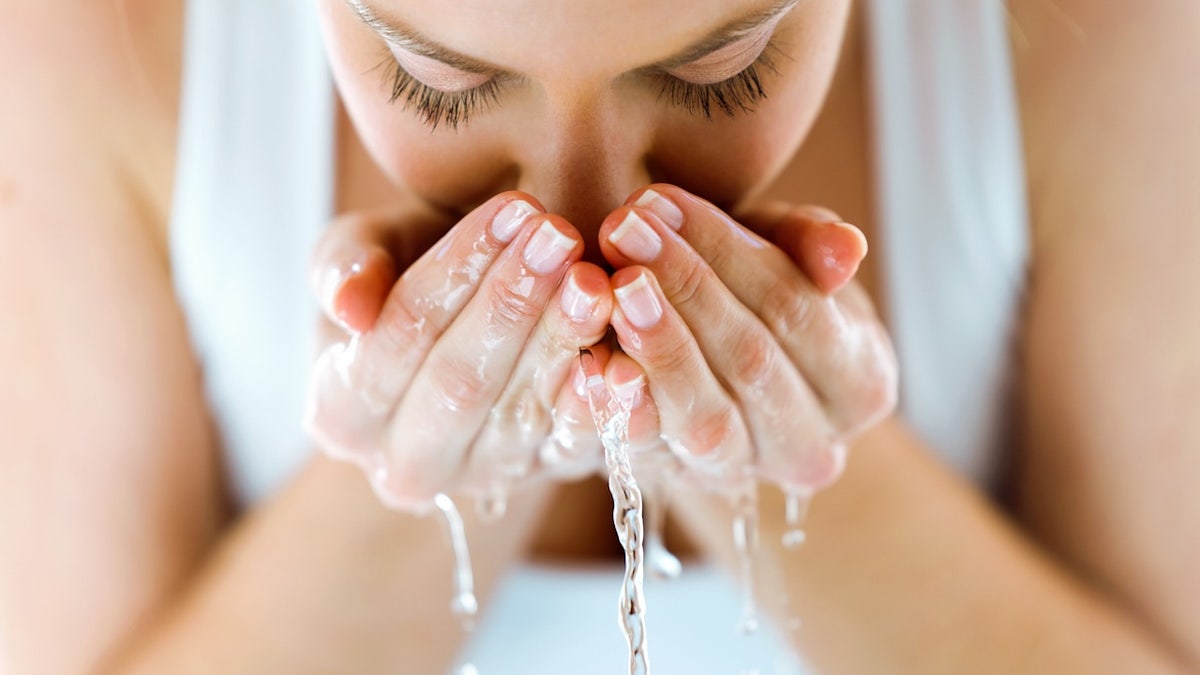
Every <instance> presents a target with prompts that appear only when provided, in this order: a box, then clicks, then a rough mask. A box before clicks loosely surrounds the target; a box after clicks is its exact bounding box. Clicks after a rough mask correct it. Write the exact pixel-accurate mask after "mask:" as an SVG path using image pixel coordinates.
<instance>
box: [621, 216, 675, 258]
mask: <svg viewBox="0 0 1200 675" xmlns="http://www.w3.org/2000/svg"><path fill="white" fill-rule="evenodd" d="M608 241H609V242H610V243H612V245H613V246H616V247H617V250H618V251H620V252H621V253H623V254H625V256H626V257H627V258H629V259H630V260H633V261H634V262H639V263H648V262H650V261H652V260H654V259H655V258H657V257H658V254H659V253H661V252H662V238H661V237H659V236H658V233H657V232H655V231H654V228H652V227H650V224H649V223H647V222H646V221H645V220H642V217H641V216H639V215H638V214H637V213H636V212H634V211H630V212H629V214H628V215H627V216H625V220H622V221H621V224H620V225H618V226H617V229H615V230H613V231H612V233H611V234H609V235H608Z"/></svg>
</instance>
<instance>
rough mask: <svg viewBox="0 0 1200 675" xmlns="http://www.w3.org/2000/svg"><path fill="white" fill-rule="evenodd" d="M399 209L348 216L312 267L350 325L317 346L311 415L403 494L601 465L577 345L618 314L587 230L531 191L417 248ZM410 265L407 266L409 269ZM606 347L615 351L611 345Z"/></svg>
mask: <svg viewBox="0 0 1200 675" xmlns="http://www.w3.org/2000/svg"><path fill="white" fill-rule="evenodd" d="M414 229H415V224H414V223H405V222H397V218H396V217H395V216H394V215H391V216H370V215H361V214H360V215H351V216H344V217H342V218H339V219H338V220H336V221H335V222H334V223H333V224H332V225H331V226H330V227H329V229H328V230H327V231H326V232H325V234H324V235H323V237H322V239H321V241H320V243H319V244H318V245H317V247H316V249H315V251H314V255H313V260H312V265H311V267H312V271H313V274H312V278H313V280H314V286H315V288H316V292H317V294H318V296H319V300H320V303H321V307H322V310H323V312H324V313H325V315H326V317H327V318H328V319H329V320H331V321H332V322H334V323H336V324H337V325H339V326H340V327H341V328H342V331H341V332H342V336H343V337H342V339H340V340H338V341H336V342H334V343H333V344H330V345H329V346H328V347H326V348H325V349H324V351H323V352H322V353H321V355H320V356H319V358H318V359H317V361H316V363H315V365H314V367H313V371H312V376H311V381H310V388H309V395H308V406H307V412H306V416H305V422H306V426H307V428H308V430H309V432H310V434H311V435H312V436H313V438H314V440H316V441H317V442H318V443H319V444H320V446H321V447H322V448H323V449H324V450H325V451H326V452H327V453H328V454H330V455H331V456H333V457H336V458H338V459H344V460H349V461H353V462H355V463H356V464H358V465H359V466H361V467H362V468H363V469H364V471H366V473H367V475H368V477H369V478H370V481H371V484H372V486H373V487H374V489H375V491H376V493H377V494H378V496H379V497H380V498H381V499H382V500H383V501H384V502H385V503H386V504H387V505H388V506H391V507H393V508H399V509H405V510H411V511H425V510H428V509H430V508H431V507H432V505H433V498H434V497H435V496H436V495H437V494H438V493H441V492H469V493H474V494H476V495H478V496H481V497H487V496H490V495H493V494H497V493H501V492H503V491H507V490H508V489H510V488H511V487H513V486H514V485H516V484H518V483H521V482H525V481H528V480H530V479H533V478H535V477H538V476H545V475H579V474H583V473H587V472H590V471H593V470H595V469H597V468H598V467H600V466H602V463H603V454H602V449H601V447H600V444H599V440H598V438H597V436H596V432H595V427H594V425H593V422H592V419H591V416H590V413H589V411H588V404H587V398H586V390H585V388H584V386H583V382H582V381H581V380H582V378H581V377H580V373H581V371H580V368H579V367H578V366H577V365H576V364H577V363H578V355H579V350H580V348H583V347H590V346H592V345H595V344H596V343H598V342H599V341H600V340H601V338H602V337H603V336H604V334H605V331H606V329H607V327H608V325H609V318H610V314H611V311H612V302H613V301H612V297H611V292H610V290H609V283H608V276H607V275H606V274H605V273H604V271H603V270H601V269H600V268H599V267H597V266H595V265H592V264H590V263H583V262H579V258H580V256H581V255H582V251H583V243H582V238H581V236H580V235H579V232H578V231H577V230H576V229H575V228H574V227H572V226H571V225H570V224H569V223H567V221H565V220H564V219H563V218H561V217H558V216H555V215H549V214H545V213H544V209H543V208H542V207H541V206H540V204H539V203H538V202H537V201H536V200H535V199H533V198H532V197H530V196H529V195H526V194H523V193H519V192H506V193H503V194H500V195H497V196H496V197H493V198H492V199H490V200H488V201H487V202H485V203H484V204H483V205H481V206H480V207H478V208H477V209H475V210H474V211H472V212H471V213H470V214H468V215H467V216H466V217H465V218H463V219H462V220H461V221H460V222H458V223H457V224H456V225H454V226H453V227H451V228H450V229H449V231H448V232H447V233H446V234H445V236H444V237H443V238H442V239H441V240H440V241H439V242H438V243H437V244H436V245H434V246H433V247H432V248H430V249H429V250H428V251H424V252H423V255H421V256H420V258H419V259H417V260H416V261H415V262H412V264H411V265H408V266H407V269H404V267H405V266H406V265H407V263H408V262H409V261H408V260H406V259H404V253H403V251H402V249H403V248H405V247H404V246H401V245H394V244H389V243H387V242H398V241H401V240H402V239H403V236H404V234H405V233H406V232H408V231H411V230H414ZM397 269H404V271H403V273H402V274H400V275H399V278H398V279H397V278H396V270H397ZM593 353H594V354H595V355H596V356H597V357H598V358H600V359H604V360H607V356H608V352H607V350H606V349H605V348H604V347H602V346H601V347H596V348H595V349H593Z"/></svg>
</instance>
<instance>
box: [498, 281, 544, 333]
mask: <svg viewBox="0 0 1200 675" xmlns="http://www.w3.org/2000/svg"><path fill="white" fill-rule="evenodd" d="M531 280H532V279H531ZM488 305H489V306H490V307H491V309H492V315H493V316H494V317H495V319H496V321H497V323H498V324H499V325H500V326H502V327H505V328H513V327H516V326H521V325H524V324H527V323H529V322H531V321H534V320H536V319H537V318H538V317H539V316H541V314H542V306H541V305H540V304H538V303H537V302H535V300H534V297H533V293H532V292H530V293H526V292H524V289H522V288H521V284H520V283H516V284H502V283H497V284H493V285H492V286H491V287H490V288H489V289H488Z"/></svg>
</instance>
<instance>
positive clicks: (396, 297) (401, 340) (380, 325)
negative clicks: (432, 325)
mask: <svg viewBox="0 0 1200 675" xmlns="http://www.w3.org/2000/svg"><path fill="white" fill-rule="evenodd" d="M397 291H398V292H395V293H392V294H391V295H390V296H389V297H388V299H387V304H386V305H385V306H384V309H383V312H382V313H381V314H380V317H379V321H377V322H376V323H375V329H374V330H375V332H376V333H377V334H378V335H380V336H381V337H382V338H383V339H384V341H385V342H386V344H387V346H388V347H390V348H391V350H394V351H397V352H404V351H407V350H409V349H412V348H413V346H414V345H423V344H425V343H424V340H425V336H426V332H427V331H426V329H427V327H428V323H429V317H428V316H427V313H426V312H425V311H424V310H423V308H422V307H421V306H420V303H419V302H417V301H416V300H415V299H414V298H413V297H412V295H411V294H410V293H408V292H407V289H406V288H404V287H401V288H399V289H397Z"/></svg>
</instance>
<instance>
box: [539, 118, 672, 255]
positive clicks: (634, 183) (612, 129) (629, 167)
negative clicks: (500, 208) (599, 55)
mask: <svg viewBox="0 0 1200 675" xmlns="http://www.w3.org/2000/svg"><path fill="white" fill-rule="evenodd" d="M551 110H553V111H554V113H553V114H552V115H551V116H550V118H549V120H548V122H547V123H546V124H545V125H544V126H543V128H542V133H541V134H540V137H539V138H537V139H536V140H534V142H533V143H532V144H531V145H529V146H527V148H528V149H527V151H525V152H523V153H522V157H521V160H520V170H521V175H520V179H519V181H518V185H517V188H518V189H520V190H523V191H525V192H528V193H529V194H531V195H533V196H534V197H537V198H538V199H539V200H540V201H541V202H542V203H543V204H544V205H545V206H546V208H547V209H548V210H549V211H551V212H553V213H558V214H560V215H562V216H563V217H565V218H566V219H567V220H568V221H570V222H571V224H572V225H574V226H575V227H576V228H577V229H578V230H579V232H580V234H582V235H583V239H584V244H585V247H586V250H585V253H584V257H585V259H589V260H594V261H597V260H600V255H599V243H598V241H597V234H598V233H599V230H600V223H601V222H602V221H603V220H604V218H605V216H607V215H608V214H609V213H610V212H611V211H612V210H613V209H615V208H617V207H618V206H620V205H621V204H622V203H623V202H624V201H625V199H626V198H627V197H628V196H629V195H630V193H632V192H633V191H634V190H636V189H638V188H639V187H642V186H644V185H646V184H648V183H650V182H651V181H650V172H649V170H648V169H647V162H646V159H647V153H648V150H649V147H650V143H649V127H648V125H646V124H644V123H639V122H638V120H637V119H636V118H635V117H634V116H633V115H632V114H630V115H626V114H623V111H622V110H621V106H620V102H619V101H591V102H588V101H586V100H582V101H581V100H580V99H579V98H575V99H574V100H569V99H568V101H567V102H566V104H565V105H563V106H558V107H552V108H551Z"/></svg>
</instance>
